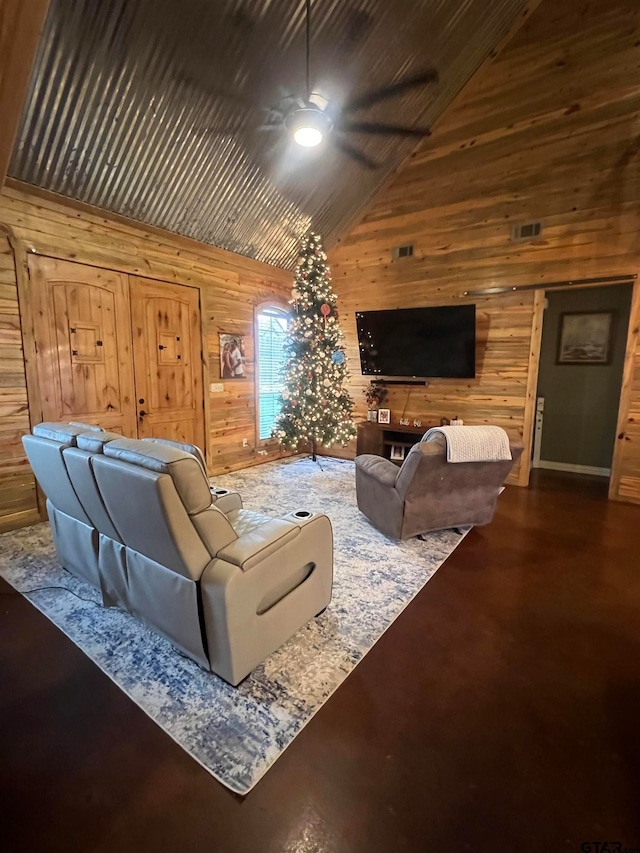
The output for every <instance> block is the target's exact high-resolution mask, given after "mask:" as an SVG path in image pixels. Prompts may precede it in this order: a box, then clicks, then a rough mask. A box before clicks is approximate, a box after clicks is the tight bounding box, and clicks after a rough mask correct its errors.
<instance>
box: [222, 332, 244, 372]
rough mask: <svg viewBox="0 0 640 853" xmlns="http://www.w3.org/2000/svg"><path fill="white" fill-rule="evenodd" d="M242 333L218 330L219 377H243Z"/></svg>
mask: <svg viewBox="0 0 640 853" xmlns="http://www.w3.org/2000/svg"><path fill="white" fill-rule="evenodd" d="M244 362H245V351H244V335H228V334H225V333H224V332H220V378H221V379H245V378H246V375H247V374H246V373H245V369H244Z"/></svg>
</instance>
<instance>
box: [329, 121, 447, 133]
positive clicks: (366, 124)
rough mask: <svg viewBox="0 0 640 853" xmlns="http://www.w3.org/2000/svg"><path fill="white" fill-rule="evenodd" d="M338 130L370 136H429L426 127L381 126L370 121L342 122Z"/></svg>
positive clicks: (379, 123)
mask: <svg viewBox="0 0 640 853" xmlns="http://www.w3.org/2000/svg"><path fill="white" fill-rule="evenodd" d="M338 130H341V131H343V132H344V133H366V134H368V135H370V136H418V137H423V136H430V135H431V131H430V130H429V128H428V127H405V126H403V125H400V124H382V123H381V122H371V121H351V119H346V120H343V121H341V122H340V123H339V125H338Z"/></svg>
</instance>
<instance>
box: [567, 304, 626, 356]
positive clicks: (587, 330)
mask: <svg viewBox="0 0 640 853" xmlns="http://www.w3.org/2000/svg"><path fill="white" fill-rule="evenodd" d="M612 330H613V311H565V312H563V313H562V314H561V315H560V326H559V330H558V352H557V355H556V364H609V362H610V361H611V340H612Z"/></svg>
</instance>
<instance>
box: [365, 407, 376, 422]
mask: <svg viewBox="0 0 640 853" xmlns="http://www.w3.org/2000/svg"><path fill="white" fill-rule="evenodd" d="M367 420H368V421H373V422H374V423H376V422H377V420H378V411H377V410H374V409H369V411H368V412H367Z"/></svg>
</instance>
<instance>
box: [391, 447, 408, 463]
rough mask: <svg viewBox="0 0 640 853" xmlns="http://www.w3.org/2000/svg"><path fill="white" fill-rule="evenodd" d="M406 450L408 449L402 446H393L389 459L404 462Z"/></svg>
mask: <svg viewBox="0 0 640 853" xmlns="http://www.w3.org/2000/svg"><path fill="white" fill-rule="evenodd" d="M405 450H406V448H405V447H404V446H403V445H402V444H392V445H391V453H390V455H389V459H393V460H394V461H395V462H401V461H404V456H405Z"/></svg>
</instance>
